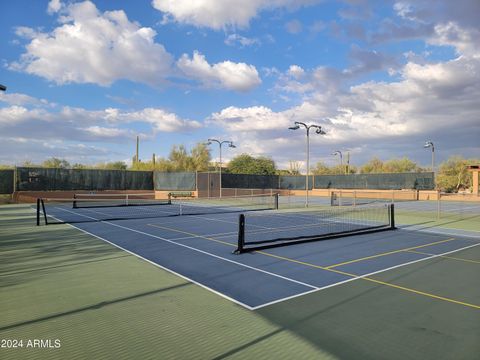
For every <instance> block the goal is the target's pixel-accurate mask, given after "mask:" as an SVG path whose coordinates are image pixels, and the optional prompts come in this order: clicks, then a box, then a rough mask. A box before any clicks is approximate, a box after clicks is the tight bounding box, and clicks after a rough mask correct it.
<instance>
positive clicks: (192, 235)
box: [147, 224, 237, 247]
mask: <svg viewBox="0 0 480 360" xmlns="http://www.w3.org/2000/svg"><path fill="white" fill-rule="evenodd" d="M147 225H148V226H153V227H156V228H159V229H164V230H169V231H175V232H178V233H180V234H185V235H190V236H191V237H196V238H203V239H206V240H210V241H215V242H217V243H220V244H224V245H228V246H234V247H237V245H235V244H231V243H229V242H226V241H221V240H217V239H213V238H211V237H207V236H203V235H198V234H195V233H191V232H188V231H183V230H177V229H172V228H169V227H166V226H160V225H155V224H147Z"/></svg>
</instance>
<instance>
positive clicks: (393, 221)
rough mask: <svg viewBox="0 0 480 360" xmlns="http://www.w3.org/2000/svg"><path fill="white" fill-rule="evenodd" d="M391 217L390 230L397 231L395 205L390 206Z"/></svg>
mask: <svg viewBox="0 0 480 360" xmlns="http://www.w3.org/2000/svg"><path fill="white" fill-rule="evenodd" d="M389 216H390V228H391V229H396V228H395V205H394V204H390V211H389Z"/></svg>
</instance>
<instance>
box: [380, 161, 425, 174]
mask: <svg viewBox="0 0 480 360" xmlns="http://www.w3.org/2000/svg"><path fill="white" fill-rule="evenodd" d="M412 171H416V172H419V171H421V168H420V167H419V166H418V165H417V164H416V163H415V162H413V161H412V160H410V159H409V158H407V157H403V158H401V159H391V160H388V161H386V162H384V163H383V172H387V173H400V172H412Z"/></svg>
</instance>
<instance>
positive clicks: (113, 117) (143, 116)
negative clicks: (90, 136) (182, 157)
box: [105, 108, 202, 132]
mask: <svg viewBox="0 0 480 360" xmlns="http://www.w3.org/2000/svg"><path fill="white" fill-rule="evenodd" d="M105 113H106V119H107V120H108V121H109V122H121V123H129V122H145V123H148V124H151V125H152V127H153V129H152V130H153V131H154V132H157V131H163V132H185V131H191V130H195V129H199V128H201V127H202V124H201V123H200V122H198V121H195V120H187V119H182V118H180V117H179V116H178V115H176V114H173V113H169V112H167V111H165V110H162V109H155V108H146V109H143V110H141V111H134V112H123V113H122V112H120V111H119V110H118V109H106V110H105Z"/></svg>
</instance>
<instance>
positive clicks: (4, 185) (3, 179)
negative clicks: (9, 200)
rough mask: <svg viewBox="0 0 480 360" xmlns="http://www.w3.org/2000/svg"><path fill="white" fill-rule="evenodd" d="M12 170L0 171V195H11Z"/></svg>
mask: <svg viewBox="0 0 480 360" xmlns="http://www.w3.org/2000/svg"><path fill="white" fill-rule="evenodd" d="M13 178H14V175H13V170H0V194H12V193H13Z"/></svg>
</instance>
